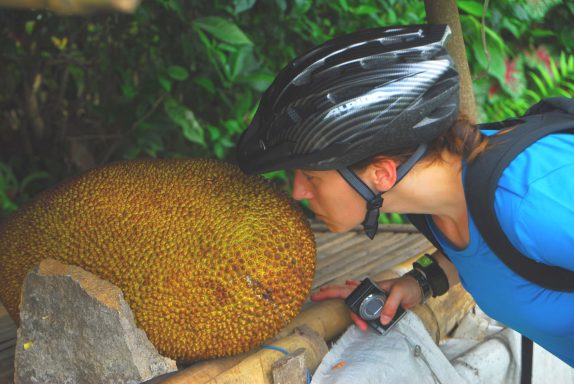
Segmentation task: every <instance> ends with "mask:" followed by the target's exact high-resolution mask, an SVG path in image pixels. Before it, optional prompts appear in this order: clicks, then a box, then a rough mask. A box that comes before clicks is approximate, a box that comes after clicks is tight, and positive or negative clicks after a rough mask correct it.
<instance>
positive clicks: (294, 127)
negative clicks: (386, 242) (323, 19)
mask: <svg viewBox="0 0 574 384" xmlns="http://www.w3.org/2000/svg"><path fill="white" fill-rule="evenodd" d="M449 35H450V28H449V27H448V26H447V25H411V26H393V27H386V28H375V29H368V30H364V31H359V32H355V33H352V34H349V35H344V36H340V37H337V38H335V39H332V40H329V41H327V42H326V43H324V44H322V45H320V46H318V47H316V48H314V49H312V50H310V51H309V52H307V53H305V54H303V55H302V56H300V57H298V58H296V59H295V60H293V61H292V62H290V63H289V64H288V65H287V66H286V67H285V68H283V69H282V70H281V71H280V72H279V74H278V75H277V77H276V79H275V80H274V82H273V83H272V84H271V86H270V87H269V88H268V89H267V90H266V91H265V93H264V94H263V96H262V98H261V101H260V104H259V108H258V109H257V112H256V114H255V116H254V118H253V121H252V122H251V124H250V125H249V127H248V129H247V130H246V131H245V132H244V133H243V135H242V136H241V138H240V141H239V144H238V151H237V156H238V163H239V166H240V168H241V169H242V170H243V171H244V172H246V173H262V172H268V171H272V170H277V169H294V168H300V169H307V170H333V169H334V170H338V171H339V173H340V174H341V176H343V177H344V178H345V180H347V182H349V183H350V185H351V186H352V187H353V188H354V189H355V190H356V191H357V192H358V193H360V194H361V196H363V198H365V200H367V216H366V218H365V221H364V222H363V225H364V226H365V232H366V233H367V235H368V236H369V237H370V238H372V237H373V236H374V234H375V233H376V229H377V218H378V214H379V209H380V207H381V206H382V201H383V199H382V195H381V194H380V193H377V194H375V193H374V192H373V191H371V190H370V188H369V187H367V186H366V185H365V184H364V183H363V182H362V181H361V180H360V179H359V178H358V176H356V174H355V173H354V172H353V171H351V170H350V169H349V168H348V167H349V166H350V165H352V164H355V163H357V162H359V161H361V160H364V159H367V158H369V157H371V156H374V155H377V154H381V153H385V151H389V150H397V149H406V148H413V147H417V148H418V149H417V151H416V152H415V154H414V155H413V156H412V157H411V158H410V159H409V160H408V161H406V162H405V163H403V164H401V165H400V166H399V168H398V169H397V182H398V181H400V179H402V177H404V175H405V174H406V173H407V172H408V170H410V168H412V166H413V165H414V164H415V163H416V162H417V161H418V160H419V159H420V158H421V157H422V156H423V155H424V153H425V151H426V144H427V143H428V142H429V141H431V140H433V139H435V138H436V137H438V136H440V135H441V134H442V133H443V132H444V131H446V130H447V129H448V128H450V126H451V125H452V123H453V122H454V120H455V119H456V115H457V113H458V103H459V97H458V92H459V79H458V73H457V72H456V70H455V68H454V64H453V61H452V59H451V58H450V56H449V55H448V53H447V52H446V49H445V48H444V45H445V43H446V40H447V38H448V36H449Z"/></svg>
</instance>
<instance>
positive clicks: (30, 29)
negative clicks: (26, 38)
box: [24, 20, 36, 35]
mask: <svg viewBox="0 0 574 384" xmlns="http://www.w3.org/2000/svg"><path fill="white" fill-rule="evenodd" d="M35 25H36V21H35V20H30V21H27V22H26V24H24V29H25V30H26V33H27V34H28V35H31V34H32V33H33V32H34V26H35Z"/></svg>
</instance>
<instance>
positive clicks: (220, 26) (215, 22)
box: [193, 16, 253, 45]
mask: <svg viewBox="0 0 574 384" xmlns="http://www.w3.org/2000/svg"><path fill="white" fill-rule="evenodd" d="M193 24H194V26H196V27H197V28H201V29H203V30H204V31H206V32H209V33H211V34H212V35H213V36H215V38H217V39H219V40H221V41H224V42H226V43H230V44H235V45H253V43H252V42H251V40H249V38H248V37H247V36H246V35H245V34H244V33H243V31H241V29H240V28H239V27H238V26H237V25H235V24H234V23H233V22H231V21H228V20H226V19H224V18H222V17H218V16H208V17H203V18H201V19H197V20H195V22H194V23H193Z"/></svg>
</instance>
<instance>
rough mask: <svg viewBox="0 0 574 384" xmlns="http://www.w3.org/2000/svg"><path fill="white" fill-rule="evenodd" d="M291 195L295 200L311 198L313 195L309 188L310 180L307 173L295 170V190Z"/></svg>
mask: <svg viewBox="0 0 574 384" xmlns="http://www.w3.org/2000/svg"><path fill="white" fill-rule="evenodd" d="M291 197H293V199H295V200H303V199H310V198H311V197H313V194H312V193H311V190H310V189H309V182H308V181H307V179H306V178H305V175H303V173H302V172H301V171H298V170H297V171H295V177H294V178H293V192H292V193H291Z"/></svg>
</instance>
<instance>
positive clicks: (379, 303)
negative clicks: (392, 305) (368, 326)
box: [359, 294, 385, 320]
mask: <svg viewBox="0 0 574 384" xmlns="http://www.w3.org/2000/svg"><path fill="white" fill-rule="evenodd" d="M384 306H385V297H384V296H381V295H374V294H370V295H369V296H367V297H365V299H364V300H363V302H362V303H361V306H360V307H359V316H361V318H363V319H364V320H374V319H378V318H379V317H380V316H381V310H382V309H383V307H384Z"/></svg>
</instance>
